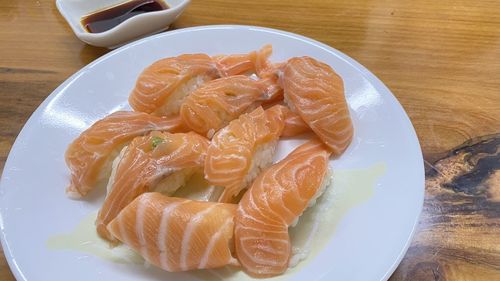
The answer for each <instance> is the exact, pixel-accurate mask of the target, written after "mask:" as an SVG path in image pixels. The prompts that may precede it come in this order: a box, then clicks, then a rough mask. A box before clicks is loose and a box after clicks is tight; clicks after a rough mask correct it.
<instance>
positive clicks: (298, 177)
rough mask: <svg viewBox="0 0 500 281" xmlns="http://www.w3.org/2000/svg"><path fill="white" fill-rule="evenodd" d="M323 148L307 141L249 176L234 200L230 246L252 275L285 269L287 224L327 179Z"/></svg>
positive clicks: (327, 153)
mask: <svg viewBox="0 0 500 281" xmlns="http://www.w3.org/2000/svg"><path fill="white" fill-rule="evenodd" d="M329 156H330V150H329V148H328V147H327V146H326V145H324V144H323V143H322V142H321V141H319V140H318V139H313V140H310V141H308V142H306V143H305V144H303V145H301V146H299V147H298V148H297V149H295V150H294V151H292V152H291V153H290V154H289V155H288V156H287V157H286V158H285V159H283V160H281V161H280V162H278V163H277V164H274V165H273V166H271V167H269V168H268V169H267V170H265V171H264V172H263V173H262V174H261V175H259V176H258V177H257V179H255V181H254V183H253V184H252V186H251V187H250V188H249V190H248V191H247V192H246V193H245V194H244V195H243V198H242V199H241V201H240V202H239V204H238V210H237V212H236V217H235V249H236V257H237V258H238V260H239V262H240V263H241V265H242V266H243V268H244V269H245V271H246V272H247V273H249V274H250V275H251V276H253V277H270V276H274V275H278V274H281V273H283V272H284V271H285V270H286V269H287V268H288V262H289V260H290V255H291V245H290V238H289V236H288V227H289V226H291V225H294V223H296V222H297V220H298V217H299V216H300V215H301V214H302V212H304V210H305V209H306V208H307V207H308V206H310V205H312V204H314V203H315V200H316V199H317V198H318V197H319V196H320V195H321V193H322V192H323V190H324V188H325V187H326V186H327V183H328V179H329V177H328V158H329Z"/></svg>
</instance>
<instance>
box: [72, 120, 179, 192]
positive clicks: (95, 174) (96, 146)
mask: <svg viewBox="0 0 500 281" xmlns="http://www.w3.org/2000/svg"><path fill="white" fill-rule="evenodd" d="M153 130H161V131H170V132H178V131H185V127H184V126H183V125H182V121H181V119H180V118H179V117H172V118H160V117H156V116H151V115H149V114H146V113H142V112H130V111H118V112H115V113H112V114H110V115H108V116H106V117H105V118H103V119H101V120H99V121H97V122H96V123H94V124H93V125H92V126H91V127H90V128H88V129H87V130H85V131H84V132H82V133H81V134H80V136H79V137H78V138H77V139H75V140H74V141H73V142H72V143H71V144H70V145H69V146H68V148H67V150H66V154H65V160H66V164H67V165H68V168H69V170H70V173H71V175H70V177H71V179H70V184H69V186H68V187H67V189H66V194H67V195H68V196H69V197H71V198H80V197H82V196H85V195H86V194H87V193H88V192H89V191H91V190H92V189H94V188H98V187H104V186H105V185H106V183H107V180H108V178H109V175H110V172H111V163H112V161H113V159H114V158H115V157H116V156H117V155H118V153H119V152H120V150H121V149H122V148H123V147H124V146H125V145H127V143H128V142H130V141H131V140H132V139H133V138H135V137H137V136H141V135H144V134H147V133H148V132H151V131H153Z"/></svg>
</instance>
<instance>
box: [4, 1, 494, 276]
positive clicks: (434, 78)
mask: <svg viewBox="0 0 500 281" xmlns="http://www.w3.org/2000/svg"><path fill="white" fill-rule="evenodd" d="M54 2H55V1H6V0H3V1H1V2H0V169H2V168H3V164H4V162H5V160H6V158H7V154H8V152H9V150H10V148H11V146H12V144H13V143H14V140H15V138H16V136H17V134H18V133H19V131H20V130H21V127H22V126H23V124H24V123H25V122H26V120H27V119H28V117H29V116H30V115H31V113H32V112H33V111H34V110H35V109H36V107H37V106H38V105H39V104H40V103H41V102H42V101H43V100H44V99H45V98H46V97H47V95H49V94H50V93H51V92H52V90H53V89H55V88H56V87H57V86H58V85H59V84H60V83H61V82H63V81H64V80H65V79H66V78H67V77H68V76H69V75H71V74H72V73H74V72H75V71H77V70H78V69H80V68H81V67H83V66H84V65H86V64H88V63H89V62H91V61H92V60H94V59H96V58H97V57H99V56H101V55H103V54H105V53H106V52H108V50H107V49H102V48H95V47H91V46H88V45H85V44H83V43H82V42H80V41H79V40H78V39H77V38H76V37H75V36H74V35H73V33H72V32H71V30H70V28H69V27H68V25H67V24H66V22H65V21H64V20H63V18H62V17H61V16H60V15H59V13H58V11H57V9H56V7H55V4H54ZM499 8H500V1H487V0H482V1H465V0H460V1H449V0H442V1H434V0H425V1H397V0H386V1H375V0H372V1H370V0H366V1H347V0H332V1H321V0H314V1H275V0H268V1H256V0H252V1H193V3H192V4H191V6H190V7H189V8H188V9H187V11H186V12H185V13H184V14H183V15H182V16H181V17H180V18H179V20H178V21H177V22H176V24H175V26H174V27H173V28H183V27H187V26H196V25H207V24H249V25H261V26H267V27H272V28H278V29H282V30H287V31H291V32H296V33H299V34H302V35H305V36H308V37H311V38H314V39H316V40H319V41H322V42H324V43H326V44H328V45H330V46H333V47H334V48H336V49H338V50H340V51H342V52H344V53H346V54H347V55H349V56H351V57H353V58H354V59H356V60H358V61H359V62H360V63H362V64H363V65H365V66H366V67H367V68H368V69H370V70H371V71H372V72H373V73H375V75H377V76H378V77H379V78H380V79H381V80H382V81H384V82H385V83H386V85H387V86H388V87H389V88H390V89H391V90H392V91H393V93H394V95H396V97H397V98H398V100H399V101H400V102H401V104H402V105H403V107H404V108H405V110H406V111H407V113H408V115H409V116H410V118H411V120H412V122H413V125H414V126H415V128H416V131H417V134H418V137H419V139H420V143H421V146H422V150H423V153H424V157H425V163H426V171H427V173H426V176H427V180H426V182H427V186H426V189H427V190H426V197H425V203H424V209H423V214H422V216H421V219H420V223H419V225H418V230H417V233H416V235H415V238H414V241H413V243H412V245H411V247H410V249H409V250H408V253H407V255H406V257H405V258H404V260H403V262H402V263H401V265H400V266H399V268H398V269H397V270H396V272H395V273H394V275H393V276H392V277H391V280H488V281H489V280H500V154H499V151H500V16H499V15H498V11H499ZM0 253H1V252H0ZM0 257H1V258H0V280H6V281H7V280H14V278H13V276H12V275H11V273H10V270H9V269H8V266H7V263H6V261H5V259H4V258H3V254H1V255H0ZM362 267H363V265H360V270H362Z"/></svg>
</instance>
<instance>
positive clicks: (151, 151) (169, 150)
mask: <svg viewBox="0 0 500 281" xmlns="http://www.w3.org/2000/svg"><path fill="white" fill-rule="evenodd" d="M207 147H208V140H207V139H205V138H204V137H202V136H200V135H198V134H196V133H193V132H189V133H178V134H170V133H160V132H152V133H151V134H149V135H147V136H144V137H139V138H135V139H134V140H133V141H132V142H131V143H130V145H129V146H128V147H126V148H125V149H124V150H123V152H122V153H121V155H120V156H119V157H118V158H117V160H116V161H115V163H113V166H114V169H113V173H112V176H111V178H110V179H109V184H108V195H107V196H106V199H105V200H104V203H103V205H102V207H101V210H99V213H98V215H97V220H96V227H97V232H98V233H99V234H100V235H101V236H102V237H103V238H105V239H107V240H109V241H111V242H114V239H113V237H112V236H110V235H109V233H108V232H107V230H106V225H107V224H108V223H109V222H110V221H111V220H112V219H114V218H115V217H116V215H117V214H118V213H119V212H120V211H121V210H122V209H123V208H124V207H125V206H127V204H129V203H130V202H132V200H134V199H135V198H136V197H137V196H139V195H140V194H142V193H144V192H149V191H159V192H162V193H166V194H168V195H170V194H172V193H174V192H175V191H176V190H177V189H178V188H179V187H180V186H182V185H183V184H184V183H185V181H186V180H187V179H188V178H189V177H190V176H191V175H192V174H193V173H194V172H196V171H197V170H200V169H202V168H203V162H204V157H205V154H206V150H207Z"/></svg>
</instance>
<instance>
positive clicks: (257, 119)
mask: <svg viewBox="0 0 500 281" xmlns="http://www.w3.org/2000/svg"><path fill="white" fill-rule="evenodd" d="M283 120H284V114H283V112H282V111H281V110H280V109H279V108H278V107H277V106H274V107H271V108H270V109H267V110H265V111H264V109H263V108H262V107H258V108H257V109H255V110H254V111H252V112H250V113H247V114H243V115H241V116H240V117H239V118H238V119H236V120H233V121H231V122H230V123H229V125H227V126H226V127H224V128H223V129H221V130H220V131H218V132H217V133H216V134H215V135H214V137H213V139H212V142H211V143H210V146H209V147H208V150H207V156H206V159H205V167H204V168H205V178H206V179H207V180H208V181H209V182H210V183H211V184H213V185H216V186H222V187H224V191H223V192H222V195H221V197H220V198H219V202H232V201H233V198H234V197H235V196H236V195H238V193H240V191H241V190H243V189H245V188H246V187H247V186H248V185H249V184H250V183H251V182H252V181H253V179H254V178H255V177H256V176H257V175H258V174H259V173H260V172H261V170H262V169H264V168H266V167H268V166H269V165H270V164H271V161H272V158H273V155H274V151H275V148H276V145H277V142H278V139H279V136H280V135H281V132H282V131H283V126H284V122H283Z"/></svg>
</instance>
